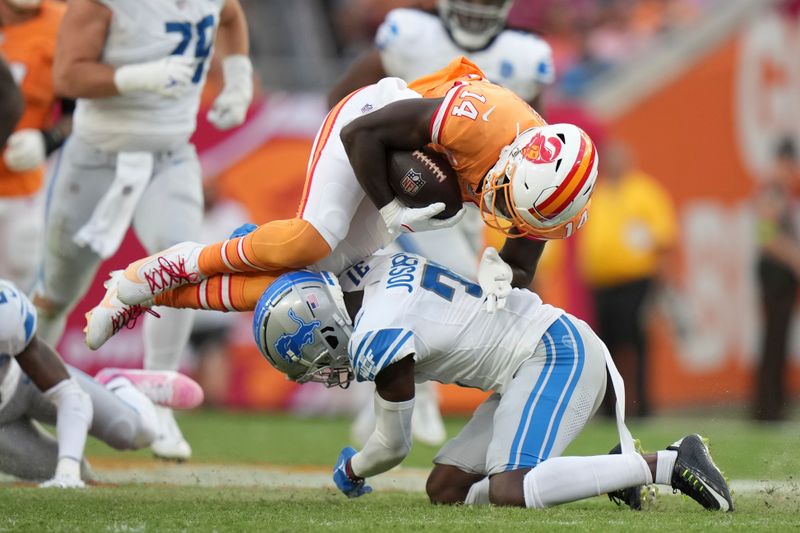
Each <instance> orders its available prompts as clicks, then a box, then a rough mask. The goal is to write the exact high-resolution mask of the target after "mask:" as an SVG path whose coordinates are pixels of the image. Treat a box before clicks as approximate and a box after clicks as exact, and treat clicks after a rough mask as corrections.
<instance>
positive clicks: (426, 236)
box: [328, 0, 555, 445]
mask: <svg viewBox="0 0 800 533" xmlns="http://www.w3.org/2000/svg"><path fill="white" fill-rule="evenodd" d="M512 4H513V0H439V1H438V2H437V5H438V16H437V14H435V13H430V12H427V11H423V10H421V9H394V10H392V11H390V12H389V13H388V14H387V16H386V19H385V20H384V21H383V24H381V26H380V27H379V28H378V31H377V34H376V36H375V46H374V47H373V48H372V49H371V50H369V51H368V52H366V53H365V54H364V55H363V56H362V57H361V58H359V59H358V60H357V61H356V62H355V63H354V64H353V65H352V66H351V67H350V68H349V70H348V71H347V72H346V73H345V74H344V76H343V77H342V79H341V80H339V82H338V83H337V84H336V85H335V86H334V87H333V89H331V91H330V92H329V93H328V105H329V106H330V107H333V106H334V105H335V104H336V103H337V102H339V100H341V99H342V98H344V97H345V96H347V95H348V94H349V93H350V92H352V91H354V90H356V89H358V88H360V87H363V86H364V85H368V84H370V83H375V82H377V81H378V80H379V79H381V78H384V77H386V76H394V77H398V78H402V79H404V80H405V81H407V82H411V81H413V80H415V79H417V78H420V77H422V76H424V75H426V74H429V73H431V72H434V71H436V70H439V69H440V68H442V67H444V66H445V65H447V63H449V62H450V61H451V60H452V59H453V58H454V57H457V56H460V55H464V56H466V57H468V58H469V59H470V60H472V61H473V62H474V63H475V64H476V65H478V67H480V68H481V70H482V71H483V72H484V73H485V74H486V77H487V78H488V79H489V80H491V81H493V82H494V83H497V84H498V85H502V86H503V87H506V88H508V89H511V90H512V91H514V93H516V94H517V95H518V96H520V97H521V98H523V99H525V100H526V101H528V102H529V103H530V104H531V105H532V106H533V107H534V109H536V111H537V112H539V113H540V114H542V89H543V88H544V86H545V85H547V84H550V83H552V82H553V81H554V78H555V72H554V68H553V59H552V51H551V50H550V46H549V45H548V44H547V43H546V42H545V41H544V40H542V39H540V38H539V37H537V36H535V35H533V34H532V33H529V32H527V31H520V30H512V29H508V28H507V27H506V19H507V17H508V13H509V11H510V10H511V5H512ZM482 231H483V227H482V224H481V223H480V218H479V217H478V214H477V213H476V212H475V211H474V210H472V209H469V210H468V212H467V213H466V215H465V217H464V220H462V221H461V222H460V223H459V224H457V225H456V226H454V227H452V228H446V229H443V230H439V231H435V232H424V233H413V234H407V235H402V236H400V237H399V238H398V239H397V240H396V241H395V242H394V243H393V244H392V245H391V246H390V247H389V250H390V251H400V250H403V251H408V252H414V253H419V254H422V255H423V256H425V257H427V258H429V259H432V260H433V261H436V262H437V263H439V264H441V265H445V266H447V267H448V268H449V269H451V270H453V271H454V272H458V273H459V274H461V275H462V276H466V277H467V278H469V279H473V280H474V279H477V274H478V273H477V267H478V254H479V253H480V251H481V249H482V248H483V237H482ZM373 423H374V421H373V416H372V403H371V402H365V404H364V409H363V410H362V411H361V412H360V413H359V416H358V418H357V419H356V421H355V423H354V425H353V436H354V438H355V439H356V440H357V441H358V442H363V441H364V439H365V438H366V437H368V436H369V434H370V433H371V431H372V425H373ZM413 427H414V437H415V439H417V440H419V441H421V442H425V443H427V444H430V445H438V444H441V443H442V442H444V439H445V431H444V424H443V423H442V418H441V414H440V412H439V407H438V397H437V393H436V387H435V384H434V383H431V382H429V383H425V384H422V385H420V386H419V387H417V408H416V409H415V410H414V422H413Z"/></svg>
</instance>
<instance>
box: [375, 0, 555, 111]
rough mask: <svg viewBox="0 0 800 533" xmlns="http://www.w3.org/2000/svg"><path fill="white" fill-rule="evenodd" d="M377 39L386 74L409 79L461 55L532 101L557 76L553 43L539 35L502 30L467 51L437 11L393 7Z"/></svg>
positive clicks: (495, 80)
mask: <svg viewBox="0 0 800 533" xmlns="http://www.w3.org/2000/svg"><path fill="white" fill-rule="evenodd" d="M375 44H376V45H377V47H378V49H379V50H380V53H381V59H382V60H383V68H384V70H385V71H386V74H387V75H389V76H396V77H398V78H402V79H404V80H406V81H408V82H410V81H412V80H415V79H417V78H419V77H421V76H424V75H426V74H430V73H431V72H434V71H436V70H439V69H441V68H443V67H445V66H446V65H447V64H448V63H449V62H450V61H451V60H452V59H453V58H454V57H457V56H460V55H463V56H466V57H467V58H469V59H470V61H472V62H473V63H475V64H476V65H478V67H480V69H481V70H482V71H483V72H484V73H485V74H486V76H487V78H488V79H489V80H490V81H492V82H494V83H496V84H498V85H501V86H503V87H506V88H508V89H511V90H512V91H514V92H515V93H516V94H517V95H518V96H520V97H521V98H523V99H525V100H527V101H531V100H533V98H534V97H536V96H537V95H538V94H539V92H540V91H541V90H542V86H543V85H546V84H550V83H553V81H554V80H555V69H554V68H553V52H552V50H551V49H550V45H548V44H547V43H546V42H545V41H543V40H542V39H540V38H538V37H536V36H535V35H532V34H530V33H526V32H522V31H516V30H503V31H502V32H501V33H500V34H499V35H497V37H495V39H494V40H493V41H492V42H491V43H489V45H488V46H487V47H486V48H484V49H482V50H477V51H468V50H464V49H462V48H459V47H458V45H456V43H455V42H453V40H452V39H451V38H450V35H449V34H448V33H447V29H446V28H445V26H444V24H443V23H442V21H441V19H440V18H439V17H438V16H436V15H433V14H430V13H425V12H423V11H418V10H415V9H394V10H392V11H390V12H389V14H388V15H387V16H386V20H384V22H383V24H382V25H381V26H380V28H379V29H378V33H377V34H376V36H375Z"/></svg>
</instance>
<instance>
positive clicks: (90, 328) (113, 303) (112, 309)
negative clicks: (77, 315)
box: [83, 270, 159, 350]
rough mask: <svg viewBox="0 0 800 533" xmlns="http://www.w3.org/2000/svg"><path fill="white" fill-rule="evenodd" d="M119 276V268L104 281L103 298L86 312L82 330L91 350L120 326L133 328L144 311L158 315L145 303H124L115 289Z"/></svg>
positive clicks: (116, 331)
mask: <svg viewBox="0 0 800 533" xmlns="http://www.w3.org/2000/svg"><path fill="white" fill-rule="evenodd" d="M121 276H122V271H121V270H117V271H114V272H112V273H111V277H110V278H109V279H108V280H107V281H106V282H105V288H106V294H105V296H103V300H102V301H101V302H100V303H99V304H98V305H97V306H95V307H94V308H93V309H92V310H91V311H89V312H88V313H86V327H85V328H83V332H84V333H85V334H86V345H87V346H89V348H91V349H92V350H97V349H98V348H100V347H101V346H102V345H103V344H105V343H106V341H107V340H108V339H110V338H111V337H113V336H114V335H116V334H117V333H119V331H120V330H121V329H122V328H128V329H133V327H134V326H135V325H136V320H137V319H138V318H139V317H140V316H142V315H143V314H144V313H149V314H151V315H153V316H155V317H156V318H158V317H159V314H158V313H156V312H155V311H153V310H152V309H150V308H149V307H148V306H147V305H126V304H124V303H122V302H121V301H120V299H119V298H118V297H117V289H118V282H119V278H120V277H121Z"/></svg>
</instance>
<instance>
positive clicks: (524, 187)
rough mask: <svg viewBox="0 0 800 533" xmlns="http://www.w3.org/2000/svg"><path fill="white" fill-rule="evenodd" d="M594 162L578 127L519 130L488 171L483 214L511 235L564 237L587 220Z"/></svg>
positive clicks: (590, 147)
mask: <svg viewBox="0 0 800 533" xmlns="http://www.w3.org/2000/svg"><path fill="white" fill-rule="evenodd" d="M598 163H599V158H598V155H597V149H596V148H595V146H594V143H593V142H592V140H591V139H590V138H589V136H588V135H586V133H585V132H584V131H583V130H582V129H580V128H579V127H577V126H574V125H572V124H551V125H549V126H542V127H536V128H531V129H528V130H526V131H523V132H522V133H520V134H519V135H518V136H517V138H516V139H515V140H514V142H513V143H511V144H510V145H508V146H506V147H505V148H503V150H502V152H501V153H500V158H499V159H498V161H497V163H496V164H495V166H494V167H493V168H492V170H490V171H489V173H488V174H487V175H486V179H485V180H484V184H483V188H482V189H481V195H480V207H481V214H482V216H483V219H484V221H485V222H486V224H487V225H489V226H491V227H493V228H495V229H498V230H500V231H502V232H503V233H505V234H506V235H507V236H509V237H532V238H535V239H564V238H567V237H569V236H571V235H572V234H573V233H574V232H575V231H576V230H577V229H579V228H580V227H581V226H582V225H583V224H584V222H586V217H587V216H588V209H589V200H590V197H591V194H592V190H593V189H594V184H595V181H596V180H597V165H598ZM512 229H515V230H516V231H512Z"/></svg>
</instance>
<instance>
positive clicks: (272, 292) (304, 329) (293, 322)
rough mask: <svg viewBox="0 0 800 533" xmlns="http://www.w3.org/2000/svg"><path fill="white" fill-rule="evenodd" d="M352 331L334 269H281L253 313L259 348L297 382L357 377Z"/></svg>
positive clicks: (335, 382)
mask: <svg viewBox="0 0 800 533" xmlns="http://www.w3.org/2000/svg"><path fill="white" fill-rule="evenodd" d="M352 333H353V327H352V325H351V321H350V317H349V315H348V314H347V309H346V308H345V305H344V296H343V294H342V289H341V288H340V287H339V282H338V281H337V280H336V277H335V276H333V274H331V273H330V272H312V271H310V270H298V271H296V272H289V273H288V274H283V275H282V276H280V277H279V278H278V279H276V280H275V281H274V282H273V283H272V285H270V286H269V288H268V289H267V290H266V291H264V294H262V295H261V298H260V299H259V300H258V304H257V305H256V309H255V312H254V314H253V335H254V337H255V340H256V344H257V345H258V349H259V350H260V351H261V354H262V355H263V356H264V358H265V359H266V360H267V361H268V362H269V363H270V364H271V365H272V366H274V367H275V368H276V369H277V370H279V371H280V372H283V373H284V374H286V376H287V377H288V378H289V379H291V380H293V381H297V382H298V383H305V382H307V381H316V382H318V383H322V384H324V385H325V386H327V387H334V386H339V387H343V388H346V387H347V386H348V385H349V384H350V381H352V379H353V370H352V367H351V366H350V359H349V357H348V355H347V344H348V342H350V336H351V335H352Z"/></svg>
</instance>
